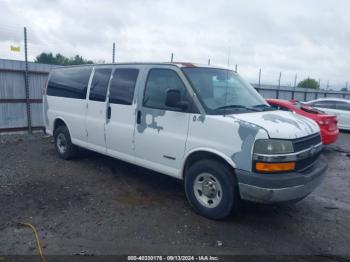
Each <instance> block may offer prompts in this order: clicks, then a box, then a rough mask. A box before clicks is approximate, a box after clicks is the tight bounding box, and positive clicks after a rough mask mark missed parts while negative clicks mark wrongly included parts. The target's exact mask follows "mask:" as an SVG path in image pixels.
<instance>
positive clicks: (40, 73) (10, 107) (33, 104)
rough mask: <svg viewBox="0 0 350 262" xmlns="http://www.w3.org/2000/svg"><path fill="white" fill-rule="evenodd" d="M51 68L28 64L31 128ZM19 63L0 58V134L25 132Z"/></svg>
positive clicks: (38, 120) (299, 92)
mask: <svg viewBox="0 0 350 262" xmlns="http://www.w3.org/2000/svg"><path fill="white" fill-rule="evenodd" d="M53 67H57V66H55V65H45V64H38V63H31V62H29V98H30V100H29V102H30V108H31V119H32V126H33V127H34V129H35V128H42V126H43V118H42V89H43V87H44V84H45V82H46V79H47V76H48V73H49V72H50V70H51V68H53ZM24 73H25V63H24V62H23V61H14V60H5V59H0V132H9V131H17V130H26V129H27V128H28V121H27V111H26V110H27V108H26V95H25V83H24ZM253 86H254V87H255V88H256V89H257V90H258V91H259V93H260V94H261V95H262V96H263V97H265V98H280V99H287V100H289V99H292V98H294V99H296V100H300V101H305V100H312V99H316V98H320V97H339V98H347V99H350V93H349V92H348V93H344V92H335V91H327V92H326V91H315V90H313V89H303V88H296V89H294V88H291V87H284V86H283V87H280V88H279V87H278V86H272V85H261V86H258V85H256V84H253Z"/></svg>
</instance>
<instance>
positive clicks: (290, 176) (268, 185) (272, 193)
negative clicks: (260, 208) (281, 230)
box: [236, 157, 328, 203]
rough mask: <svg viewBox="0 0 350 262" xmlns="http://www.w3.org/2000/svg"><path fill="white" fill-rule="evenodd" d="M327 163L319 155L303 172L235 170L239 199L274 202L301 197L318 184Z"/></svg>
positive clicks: (324, 172)
mask: <svg viewBox="0 0 350 262" xmlns="http://www.w3.org/2000/svg"><path fill="white" fill-rule="evenodd" d="M327 167H328V164H327V162H326V161H325V160H324V159H323V158H322V157H320V158H319V159H318V160H317V161H316V162H315V163H314V164H313V165H312V167H310V168H308V169H307V170H306V171H303V172H289V173H280V174H278V173H277V174H260V173H254V172H247V171H243V170H236V175H237V179H238V186H239V192H240V196H241V199H244V200H249V201H253V202H259V203H276V202H286V201H291V200H297V199H301V198H303V197H305V196H307V195H308V194H310V193H311V192H312V191H313V190H314V189H315V188H316V187H318V186H319V185H320V183H321V182H322V180H323V179H324V177H325V174H326V170H327Z"/></svg>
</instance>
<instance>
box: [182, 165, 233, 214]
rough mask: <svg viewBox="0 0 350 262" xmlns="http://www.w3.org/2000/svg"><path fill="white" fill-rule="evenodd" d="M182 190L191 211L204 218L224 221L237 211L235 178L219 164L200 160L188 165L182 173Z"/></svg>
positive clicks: (224, 166)
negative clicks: (183, 182) (183, 189)
mask: <svg viewBox="0 0 350 262" xmlns="http://www.w3.org/2000/svg"><path fill="white" fill-rule="evenodd" d="M185 191H186V196H187V200H188V202H189V203H190V204H191V206H192V207H193V209H194V210H195V211H196V212H197V213H198V214H200V215H202V216H204V217H207V218H210V219H223V218H226V217H228V216H229V215H231V214H232V213H233V212H235V211H237V208H238V204H239V196H238V187H237V182H236V178H235V176H234V174H233V172H232V170H231V169H230V168H228V167H227V166H226V165H224V164H222V163H220V162H219V161H215V160H201V161H198V162H196V163H194V164H193V165H192V166H190V168H189V169H188V170H187V172H186V174H185Z"/></svg>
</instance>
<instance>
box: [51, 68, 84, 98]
mask: <svg viewBox="0 0 350 262" xmlns="http://www.w3.org/2000/svg"><path fill="white" fill-rule="evenodd" d="M90 74H91V67H73V68H63V69H57V70H54V71H52V73H51V77H50V81H49V84H48V87H47V95H49V96H59V97H68V98H76V99H85V98H86V91H87V87H88V84H89V78H90Z"/></svg>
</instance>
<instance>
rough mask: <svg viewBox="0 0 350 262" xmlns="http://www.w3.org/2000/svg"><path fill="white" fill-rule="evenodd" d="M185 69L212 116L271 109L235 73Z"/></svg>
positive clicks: (196, 68)
mask: <svg viewBox="0 0 350 262" xmlns="http://www.w3.org/2000/svg"><path fill="white" fill-rule="evenodd" d="M182 70H183V72H184V73H185V75H186V76H187V78H188V79H189V80H190V82H191V84H192V86H193V88H194V90H195V92H196V93H197V96H198V97H199V99H200V100H201V102H202V104H203V105H204V107H205V109H206V111H207V113H209V114H226V113H228V111H229V112H230V111H232V113H236V112H237V113H238V112H241V113H245V112H249V111H252V112H253V111H262V110H269V109H271V108H270V106H269V105H268V104H267V102H266V101H265V100H264V99H263V98H262V97H261V96H260V95H259V93H258V92H257V91H256V90H255V89H254V88H253V87H252V86H251V85H250V84H249V83H247V82H245V81H244V80H243V79H242V78H241V77H239V76H238V75H237V74H236V73H235V72H233V71H231V70H226V69H216V68H204V67H186V68H183V69H182Z"/></svg>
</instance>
